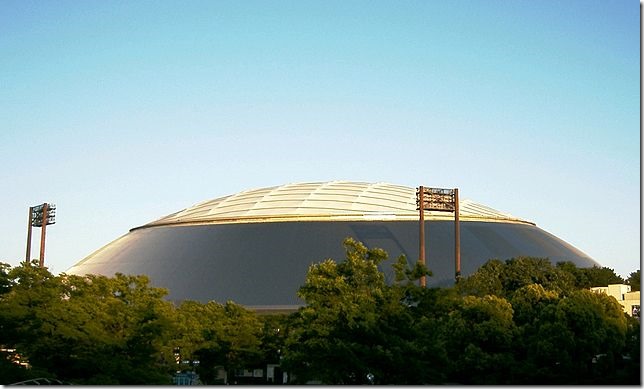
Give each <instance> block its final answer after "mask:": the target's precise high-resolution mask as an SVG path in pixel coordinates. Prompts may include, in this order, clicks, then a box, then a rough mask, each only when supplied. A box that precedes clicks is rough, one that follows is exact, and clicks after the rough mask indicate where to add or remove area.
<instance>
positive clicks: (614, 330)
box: [0, 239, 640, 385]
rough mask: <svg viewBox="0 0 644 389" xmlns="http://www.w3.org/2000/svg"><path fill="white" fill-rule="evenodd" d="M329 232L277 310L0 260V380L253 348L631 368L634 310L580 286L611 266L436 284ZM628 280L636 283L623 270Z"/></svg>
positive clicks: (495, 371)
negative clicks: (331, 241)
mask: <svg viewBox="0 0 644 389" xmlns="http://www.w3.org/2000/svg"><path fill="white" fill-rule="evenodd" d="M344 245H345V249H346V258H345V259H344V260H343V261H341V262H336V261H334V260H333V259H327V260H325V261H322V262H320V263H317V264H314V265H312V266H311V267H310V268H309V272H308V274H307V276H306V278H305V280H304V284H303V285H302V287H301V288H300V289H299V292H298V294H299V296H300V297H301V298H302V299H304V301H305V302H306V305H305V306H304V307H302V308H301V309H299V310H298V311H297V312H295V313H292V314H288V315H286V314H283V315H258V314H257V313H255V312H251V311H248V310H246V309H245V308H243V307H241V306H239V305H237V304H235V303H234V302H231V301H229V302H226V303H223V304H222V303H218V302H214V301H211V302H208V303H205V304H204V303H200V302H196V301H184V302H182V303H181V304H179V305H178V306H175V305H174V304H172V303H170V302H168V301H166V300H164V296H165V294H166V291H165V290H163V289H160V288H155V287H152V286H150V284H149V280H148V279H147V277H145V276H130V275H123V274H116V275H115V276H114V277H103V276H84V277H80V276H75V275H66V274H61V275H58V276H54V275H53V274H51V273H50V272H49V271H48V270H47V269H46V268H40V267H38V266H37V264H36V263H35V262H34V263H31V264H30V263H24V264H22V265H21V266H18V267H14V268H11V267H10V266H9V265H6V264H0V345H1V346H2V349H4V350H13V351H6V352H2V355H0V356H1V357H2V358H0V380H1V383H5V384H7V383H12V382H17V381H22V380H26V379H30V378H35V377H49V378H56V379H59V380H62V381H65V382H70V383H73V384H83V385H88V384H102V385H110V384H130V385H135V384H159V385H160V384H169V383H171V378H172V374H174V373H175V372H179V371H195V372H197V373H198V374H199V377H200V380H201V382H202V383H205V384H217V383H223V381H222V380H221V379H220V376H219V375H218V373H219V372H220V371H221V370H222V369H223V370H224V371H226V372H228V373H229V377H231V376H230V373H234V372H235V371H236V370H238V369H255V368H264V367H265V366H266V364H267V363H271V364H279V365H280V366H281V369H283V370H284V371H287V372H288V373H289V377H290V382H292V383H311V382H313V383H324V384H400V385H402V384H446V383H452V384H476V385H482V384H497V385H498V384H561V385H564V384H605V385H608V384H639V383H640V323H639V320H638V319H635V318H632V317H630V316H627V315H625V314H624V313H623V311H622V308H621V306H620V305H619V303H617V301H616V300H615V299H614V298H612V297H609V296H607V295H604V294H597V293H592V292H591V291H589V290H588V287H589V286H592V285H601V286H605V285H607V284H609V283H615V282H621V281H623V280H621V278H619V277H618V276H617V275H615V273H614V271H613V270H612V269H608V268H599V267H595V268H589V269H580V268H577V267H576V266H575V265H574V264H573V263H571V262H561V263H558V264H557V265H556V266H553V265H552V264H551V263H550V262H549V261H548V260H547V259H545V258H528V257H518V258H513V259H510V260H507V261H500V260H491V261H489V262H487V263H486V264H484V265H483V266H482V267H481V268H480V269H479V270H478V271H477V272H475V273H474V274H472V275H471V276H469V277H465V278H463V279H461V280H460V281H459V283H458V284H457V285H456V286H455V287H452V288H422V287H420V286H419V282H418V280H419V278H420V277H421V276H423V275H426V276H431V272H430V271H429V269H427V268H425V267H424V266H422V265H420V264H414V265H413V266H409V265H408V263H407V260H406V258H405V257H404V256H401V257H399V258H397V260H396V261H394V263H393V269H394V271H395V275H396V277H395V281H394V282H393V283H392V284H388V283H387V282H385V277H384V275H383V273H382V272H381V271H380V267H381V266H383V264H384V263H386V262H385V260H386V259H387V253H386V252H384V251H383V250H381V249H378V248H368V247H366V246H364V245H363V244H362V243H360V242H357V241H354V240H352V239H347V240H345V242H344ZM387 263H388V262H387ZM628 282H629V284H630V285H631V286H632V288H633V289H634V290H635V289H639V270H638V271H637V272H634V273H631V275H630V276H629V278H628ZM16 361H22V362H25V361H28V362H29V364H30V365H31V368H30V369H24V368H22V367H20V366H18V365H17V364H16V363H14V362H16ZM233 376H234V375H233ZM229 382H232V383H234V381H231V380H229Z"/></svg>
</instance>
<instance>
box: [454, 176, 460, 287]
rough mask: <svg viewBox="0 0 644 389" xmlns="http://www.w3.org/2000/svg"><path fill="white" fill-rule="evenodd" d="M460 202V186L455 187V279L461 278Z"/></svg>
mask: <svg viewBox="0 0 644 389" xmlns="http://www.w3.org/2000/svg"><path fill="white" fill-rule="evenodd" d="M459 212H460V204H459V200H458V188H456V189H454V267H455V275H454V278H455V281H456V283H458V281H459V280H460V279H461V225H460V215H459Z"/></svg>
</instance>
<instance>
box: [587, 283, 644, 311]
mask: <svg viewBox="0 0 644 389" xmlns="http://www.w3.org/2000/svg"><path fill="white" fill-rule="evenodd" d="M590 290H592V291H593V292H597V293H606V294H607V295H609V296H613V297H614V298H615V300H617V302H618V303H620V304H621V306H622V309H624V312H626V313H627V314H629V315H631V316H633V317H639V316H640V291H639V290H637V291H635V292H631V286H630V285H624V284H611V285H608V286H596V287H593V288H590Z"/></svg>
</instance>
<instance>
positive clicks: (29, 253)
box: [25, 207, 34, 265]
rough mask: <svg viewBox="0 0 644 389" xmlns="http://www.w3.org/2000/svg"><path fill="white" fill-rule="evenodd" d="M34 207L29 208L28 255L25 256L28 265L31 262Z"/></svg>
mask: <svg viewBox="0 0 644 389" xmlns="http://www.w3.org/2000/svg"><path fill="white" fill-rule="evenodd" d="M33 211H34V208H33V207H29V221H28V222H27V254H26V255H25V262H26V263H27V265H28V264H29V262H30V261H31V258H30V257H31V227H32V226H31V224H32V218H33Z"/></svg>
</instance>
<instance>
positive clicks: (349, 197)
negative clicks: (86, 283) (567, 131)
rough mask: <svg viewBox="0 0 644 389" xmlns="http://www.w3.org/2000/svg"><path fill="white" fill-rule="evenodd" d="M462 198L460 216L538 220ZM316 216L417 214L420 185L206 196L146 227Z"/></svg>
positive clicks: (337, 185)
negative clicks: (417, 192)
mask: <svg viewBox="0 0 644 389" xmlns="http://www.w3.org/2000/svg"><path fill="white" fill-rule="evenodd" d="M459 204H460V213H459V215H460V218H461V220H465V221H467V220H469V221H500V222H513V223H523V224H532V225H534V223H532V222H529V221H526V220H523V219H520V218H517V217H515V216H512V215H510V214H507V213H503V212H500V211H497V210H495V209H492V208H490V207H487V206H485V205H482V204H478V203H476V202H474V201H471V200H467V199H461V200H460V202H459ZM425 217H426V218H427V219H428V220H441V219H446V220H447V219H449V220H451V219H453V217H454V216H453V213H452V212H446V211H427V212H426V213H425ZM316 220H319V221H330V220H344V221H346V220H351V221H361V220H362V221H367V220H374V221H375V220H381V221H397V220H401V221H402V220H405V221H409V220H418V211H417V209H416V188H410V187H406V186H400V185H393V184H388V183H382V182H380V183H364V182H351V181H331V182H311V183H295V184H286V185H281V186H274V187H270V188H260V189H251V190H246V191H243V192H239V193H237V194H233V195H230V196H225V197H219V198H216V199H213V200H207V201H204V202H201V203H198V204H196V205H193V206H191V207H189V208H186V209H184V210H181V211H179V212H175V213H173V214H170V215H167V216H165V217H163V218H161V219H158V220H156V221H153V222H151V223H148V224H146V225H144V226H142V227H151V226H159V225H172V224H229V223H259V222H271V221H316ZM142 227H138V228H142Z"/></svg>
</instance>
